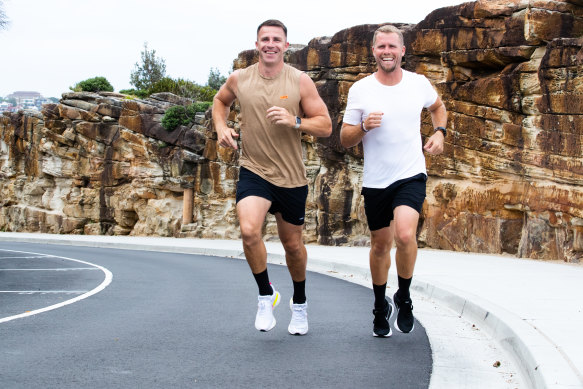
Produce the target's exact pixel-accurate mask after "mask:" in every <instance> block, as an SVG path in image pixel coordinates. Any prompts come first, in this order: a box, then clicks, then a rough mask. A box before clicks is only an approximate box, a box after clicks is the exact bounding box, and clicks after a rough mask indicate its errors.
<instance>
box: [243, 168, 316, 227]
mask: <svg viewBox="0 0 583 389" xmlns="http://www.w3.org/2000/svg"><path fill="white" fill-rule="evenodd" d="M247 196H258V197H262V198H264V199H267V200H269V201H271V207H270V208H269V213H272V214H276V213H278V212H279V213H281V216H282V218H283V220H285V221H286V222H288V223H291V224H295V225H296V226H301V225H303V224H304V217H305V216H306V200H307V198H308V186H307V185H304V186H299V187H297V188H282V187H280V186H276V185H273V184H272V183H270V182H269V181H267V180H265V179H263V178H261V177H260V176H258V175H257V174H255V173H253V172H252V171H250V170H248V169H245V168H244V167H241V169H240V171H239V181H238V182H237V195H236V200H237V203H238V202H239V201H241V200H242V199H244V198H245V197H247Z"/></svg>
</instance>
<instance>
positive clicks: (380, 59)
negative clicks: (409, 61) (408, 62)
mask: <svg viewBox="0 0 583 389" xmlns="http://www.w3.org/2000/svg"><path fill="white" fill-rule="evenodd" d="M372 53H373V55H374V58H375V60H376V61H377V66H378V70H379V71H382V72H384V73H387V74H388V73H392V72H394V71H395V69H397V68H401V60H402V59H403V55H405V46H404V45H403V44H402V43H401V39H400V38H399V35H397V34H396V33H394V32H389V33H384V32H381V33H379V34H377V36H376V39H375V43H374V45H373V47H372Z"/></svg>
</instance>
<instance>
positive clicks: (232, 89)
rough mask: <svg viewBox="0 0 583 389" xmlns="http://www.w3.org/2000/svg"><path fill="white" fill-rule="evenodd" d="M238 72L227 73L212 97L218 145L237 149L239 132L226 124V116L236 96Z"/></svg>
mask: <svg viewBox="0 0 583 389" xmlns="http://www.w3.org/2000/svg"><path fill="white" fill-rule="evenodd" d="M238 76H239V72H238V71H234V72H233V73H231V75H229V77H228V78H227V81H226V82H225V83H224V84H223V85H222V86H221V88H220V89H219V91H218V92H217V94H216V95H215V97H214V99H213V110H212V116H213V124H214V126H215V130H216V131H217V140H218V143H219V145H220V146H223V147H231V148H232V149H235V150H237V141H236V140H235V139H234V138H238V137H239V134H237V132H236V131H235V130H234V129H232V128H230V127H228V126H227V116H228V115H229V109H230V108H231V104H233V101H235V99H236V98H237V80H238Z"/></svg>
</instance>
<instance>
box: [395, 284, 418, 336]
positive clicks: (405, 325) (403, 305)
mask: <svg viewBox="0 0 583 389" xmlns="http://www.w3.org/2000/svg"><path fill="white" fill-rule="evenodd" d="M393 302H394V303H395V308H396V309H397V320H395V328H396V329H397V330H398V331H400V332H404V333H409V332H411V331H413V328H415V318H414V317H413V302H412V301H411V299H407V300H404V301H401V300H400V299H399V297H397V293H395V294H394V296H393Z"/></svg>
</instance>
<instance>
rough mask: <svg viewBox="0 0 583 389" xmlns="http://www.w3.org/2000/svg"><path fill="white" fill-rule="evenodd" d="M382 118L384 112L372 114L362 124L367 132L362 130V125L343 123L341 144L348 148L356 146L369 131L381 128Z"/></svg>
mask: <svg viewBox="0 0 583 389" xmlns="http://www.w3.org/2000/svg"><path fill="white" fill-rule="evenodd" d="M382 118H383V113H382V112H371V113H370V115H368V116H367V117H366V118H365V119H364V121H363V122H362V126H364V129H365V130H366V132H365V131H364V130H363V129H362V126H361V123H358V124H355V125H352V124H348V123H342V129H341V130H340V143H341V144H342V146H344V147H346V148H349V147H352V146H356V145H357V144H359V143H360V141H361V140H362V138H364V136H365V135H366V133H367V132H368V131H371V130H373V129H375V128H377V127H380V125H381V119H382Z"/></svg>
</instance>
